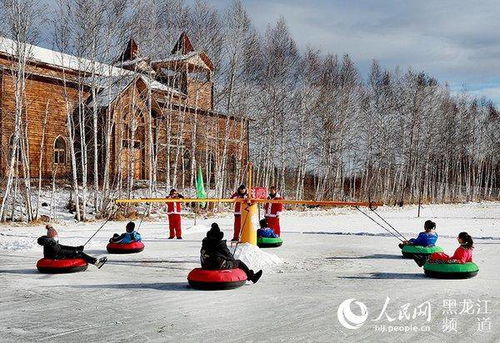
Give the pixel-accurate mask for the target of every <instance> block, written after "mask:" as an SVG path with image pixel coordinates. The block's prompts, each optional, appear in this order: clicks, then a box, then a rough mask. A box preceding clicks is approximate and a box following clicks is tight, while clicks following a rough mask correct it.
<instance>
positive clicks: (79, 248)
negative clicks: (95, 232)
mask: <svg viewBox="0 0 500 343" xmlns="http://www.w3.org/2000/svg"><path fill="white" fill-rule="evenodd" d="M83 249H84V246H83V245H80V246H78V247H76V250H77V251H83Z"/></svg>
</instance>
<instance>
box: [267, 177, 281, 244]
mask: <svg viewBox="0 0 500 343" xmlns="http://www.w3.org/2000/svg"><path fill="white" fill-rule="evenodd" d="M267 199H268V200H282V199H283V198H282V197H281V196H280V195H279V194H278V192H277V191H276V187H275V186H271V188H269V196H268V197H267ZM282 211H283V204H274V203H273V204H271V203H266V204H264V218H266V219H267V224H268V225H269V227H270V228H271V229H273V231H274V233H275V234H276V235H278V236H280V235H281V228H280V214H281V212H282Z"/></svg>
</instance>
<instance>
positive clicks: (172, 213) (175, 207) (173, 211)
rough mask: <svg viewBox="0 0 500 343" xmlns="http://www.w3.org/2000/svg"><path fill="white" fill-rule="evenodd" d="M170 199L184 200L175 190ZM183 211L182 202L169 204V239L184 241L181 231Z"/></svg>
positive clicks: (171, 191) (172, 190) (171, 192)
mask: <svg viewBox="0 0 500 343" xmlns="http://www.w3.org/2000/svg"><path fill="white" fill-rule="evenodd" d="M167 198H168V199H182V198H183V196H182V195H180V194H179V193H177V191H176V190H175V189H171V190H170V194H169V196H168V197H167ZM181 210H182V206H181V203H180V202H169V203H167V215H168V226H169V229H170V236H169V237H168V239H173V238H174V237H177V239H182V230H181Z"/></svg>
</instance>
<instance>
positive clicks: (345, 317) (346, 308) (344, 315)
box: [337, 299, 368, 330]
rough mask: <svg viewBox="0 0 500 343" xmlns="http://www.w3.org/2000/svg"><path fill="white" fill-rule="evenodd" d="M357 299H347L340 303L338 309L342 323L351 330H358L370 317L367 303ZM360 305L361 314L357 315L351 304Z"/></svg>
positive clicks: (338, 315)
mask: <svg viewBox="0 0 500 343" xmlns="http://www.w3.org/2000/svg"><path fill="white" fill-rule="evenodd" d="M355 300H356V299H347V300H344V301H343V302H342V304H340V305H339V309H338V310H337V317H338V319H339V322H340V324H342V326H343V327H345V328H346V329H350V330H357V329H359V328H360V327H361V326H363V324H364V323H365V322H366V319H368V309H367V308H366V305H365V304H363V303H362V302H360V301H355ZM353 302H354V304H356V305H358V307H359V309H360V311H361V314H360V315H357V314H354V313H352V311H351V304H352V303H353Z"/></svg>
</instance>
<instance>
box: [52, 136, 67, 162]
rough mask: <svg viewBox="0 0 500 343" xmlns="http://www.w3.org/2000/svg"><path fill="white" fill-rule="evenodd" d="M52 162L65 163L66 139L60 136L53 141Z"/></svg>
mask: <svg viewBox="0 0 500 343" xmlns="http://www.w3.org/2000/svg"><path fill="white" fill-rule="evenodd" d="M54 163H55V164H65V163H66V141H65V140H64V138H62V137H61V136H59V137H57V138H56V140H55V142H54Z"/></svg>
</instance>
